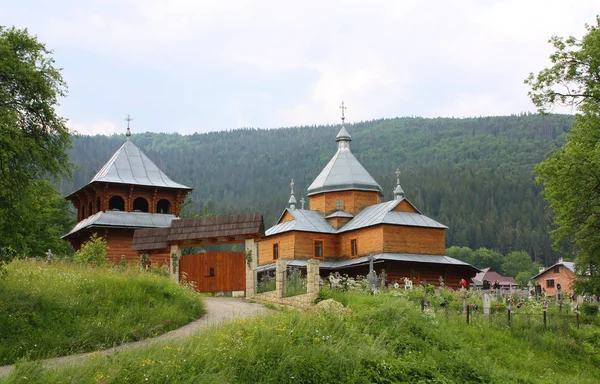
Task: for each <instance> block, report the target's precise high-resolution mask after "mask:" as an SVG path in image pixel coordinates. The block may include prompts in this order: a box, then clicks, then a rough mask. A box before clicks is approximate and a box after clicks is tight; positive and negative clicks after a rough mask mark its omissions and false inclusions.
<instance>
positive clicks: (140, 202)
mask: <svg viewBox="0 0 600 384" xmlns="http://www.w3.org/2000/svg"><path fill="white" fill-rule="evenodd" d="M133 211H134V212H148V200H146V199H144V198H143V197H138V198H137V199H135V200H133Z"/></svg>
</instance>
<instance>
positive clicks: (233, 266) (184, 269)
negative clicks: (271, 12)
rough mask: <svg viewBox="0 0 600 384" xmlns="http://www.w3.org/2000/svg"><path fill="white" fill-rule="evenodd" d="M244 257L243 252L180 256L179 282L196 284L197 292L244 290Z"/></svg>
mask: <svg viewBox="0 0 600 384" xmlns="http://www.w3.org/2000/svg"><path fill="white" fill-rule="evenodd" d="M245 256H246V255H245V254H244V252H206V253H195V254H192V255H185V256H181V259H180V262H179V263H180V269H179V271H180V272H179V273H180V281H183V275H184V274H185V275H186V277H185V278H186V279H187V281H188V282H191V281H193V282H195V283H196V290H197V291H198V292H212V293H214V292H232V291H244V290H246V257H245Z"/></svg>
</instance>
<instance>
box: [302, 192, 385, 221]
mask: <svg viewBox="0 0 600 384" xmlns="http://www.w3.org/2000/svg"><path fill="white" fill-rule="evenodd" d="M337 200H342V201H343V208H342V211H344V212H348V213H350V214H351V215H354V216H356V215H357V214H358V213H359V212H360V211H362V210H363V208H365V207H367V206H370V205H375V204H379V203H381V196H380V195H379V193H378V192H373V191H339V192H324V193H319V194H317V195H313V196H309V198H308V201H309V205H310V209H312V210H317V211H319V212H321V214H322V215H324V216H327V215H329V214H330V213H333V212H335V211H337V209H336V204H337Z"/></svg>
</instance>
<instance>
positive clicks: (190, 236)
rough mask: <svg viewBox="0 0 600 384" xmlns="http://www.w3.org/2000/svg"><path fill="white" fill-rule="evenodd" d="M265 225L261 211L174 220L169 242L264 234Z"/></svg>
mask: <svg viewBox="0 0 600 384" xmlns="http://www.w3.org/2000/svg"><path fill="white" fill-rule="evenodd" d="M264 234H265V225H264V223H263V217H262V215H261V214H260V213H251V214H245V215H231V216H213V217H200V218H197V219H181V220H177V221H174V222H173V223H172V225H171V230H170V231H169V237H168V238H167V240H168V241H169V242H172V241H173V242H176V241H185V240H194V239H209V238H224V237H233V238H238V237H239V238H248V237H251V236H253V235H260V236H264Z"/></svg>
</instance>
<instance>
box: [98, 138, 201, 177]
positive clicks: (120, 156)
mask: <svg viewBox="0 0 600 384" xmlns="http://www.w3.org/2000/svg"><path fill="white" fill-rule="evenodd" d="M95 181H103V182H109V183H123V184H136V185H147V186H153V187H166V188H181V189H191V188H190V187H187V186H185V185H183V184H179V183H176V182H174V181H173V180H171V179H170V178H169V177H168V176H167V175H165V174H164V173H163V171H161V170H160V169H159V168H158V167H157V166H156V164H154V163H153V162H152V160H150V159H149V158H148V156H146V155H145V154H144V153H143V152H142V151H141V150H140V149H139V148H138V147H136V146H135V145H134V144H133V143H132V142H131V141H129V140H128V141H126V142H125V143H124V144H123V145H122V146H121V148H119V150H118V151H117V152H115V154H114V155H113V156H112V157H111V158H110V160H108V162H107V163H106V164H104V166H103V167H102V169H100V171H98V173H97V174H96V176H94V178H93V179H92V181H90V183H93V182H95Z"/></svg>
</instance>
